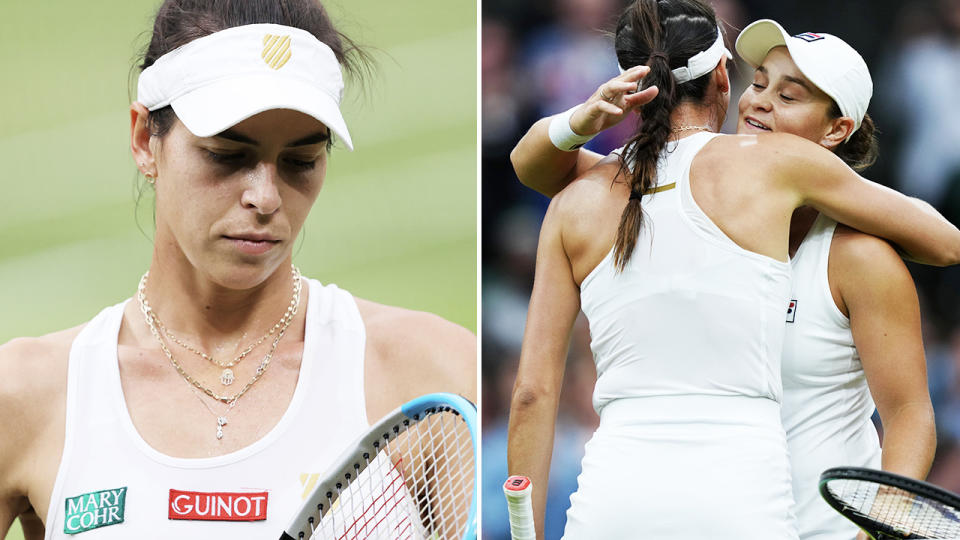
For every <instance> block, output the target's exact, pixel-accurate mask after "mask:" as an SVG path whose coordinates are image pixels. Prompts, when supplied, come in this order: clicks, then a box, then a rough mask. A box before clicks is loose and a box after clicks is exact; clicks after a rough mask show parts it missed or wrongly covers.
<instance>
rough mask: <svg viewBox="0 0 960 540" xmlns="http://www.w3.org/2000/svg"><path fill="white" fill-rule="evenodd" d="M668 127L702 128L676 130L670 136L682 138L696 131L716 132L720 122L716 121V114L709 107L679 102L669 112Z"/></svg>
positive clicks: (676, 128)
mask: <svg viewBox="0 0 960 540" xmlns="http://www.w3.org/2000/svg"><path fill="white" fill-rule="evenodd" d="M670 127H671V129H674V130H680V129H683V128H695V127H702V128H704V129H686V130H684V131H676V132H675V133H674V134H673V137H672V138H674V139H682V138H684V137H689V136H690V135H694V134H696V133H702V132H714V133H716V132H718V131H719V130H720V122H718V121H717V118H716V115H715V114H714V113H713V111H712V110H711V109H710V108H709V107H704V106H702V105H695V104H693V103H681V104H679V105H677V107H676V108H675V109H674V110H673V112H672V113H671V114H670Z"/></svg>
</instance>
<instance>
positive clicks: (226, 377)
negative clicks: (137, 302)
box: [141, 265, 300, 386]
mask: <svg viewBox="0 0 960 540" xmlns="http://www.w3.org/2000/svg"><path fill="white" fill-rule="evenodd" d="M290 273H291V274H292V275H293V283H294V287H296V284H297V283H299V281H300V271H299V270H297V267H295V266H293V265H290ZM145 279H146V275H144V280H145ZM144 280H141V281H144ZM144 284H145V283H144ZM294 296H295V295H291V297H290V305H289V306H287V311H286V312H285V313H284V314H283V317H280V320H279V321H277V324H275V325H273V327H272V328H270V330H269V331H267V333H266V334H264V335H263V336H261V337H260V339H258V340H257V341H255V342H254V343H253V344H251V345H250V346H249V347H247V348H246V349H244V350H243V351H241V352H240V354H239V355H237V357H236V358H234V359H233V360H232V361H230V362H226V363H223V362H220V361H218V360H216V359H215V358H213V357H212V356H209V355H208V354H207V353H205V352H203V351H201V350H199V349H197V348H196V347H194V346H192V345H190V344H189V343H186V342H184V341H183V340H181V339H180V338H178V337H177V336H175V335H174V334H173V332H171V331H170V330H169V329H167V327H166V326H165V325H164V324H163V322H161V321H160V318H159V317H157V315H156V313H153V312H152V311H151V314H152V316H153V322H154V323H156V325H157V327H158V328H159V329H160V331H161V332H163V334H164V335H165V336H167V339H169V340H171V341H173V342H174V343H176V344H177V345H179V346H181V347H183V348H184V349H186V350H188V351H190V352H192V353H194V354H196V355H197V356H199V357H201V358H203V359H204V360H207V361H208V362H210V363H212V364H215V365H217V366H219V367H221V368H223V371H221V372H220V384H222V385H224V386H230V385H231V384H233V381H234V380H235V377H234V374H233V370H232V369H230V368H232V367H233V366H235V365H237V363H239V362H240V361H241V360H243V359H244V358H246V357H247V355H248V354H250V352H251V351H253V349H255V348H257V347H259V346H260V344H261V343H263V342H264V340H266V339H267V338H268V337H270V336H272V335H273V334H274V333H275V332H276V331H277V330H279V329H280V327H281V326H284V325H286V324H290V323H289V320H291V319H292V318H293V313H294V309H295V308H296V305H295V303H296V301H297V299H296V298H295V297H294Z"/></svg>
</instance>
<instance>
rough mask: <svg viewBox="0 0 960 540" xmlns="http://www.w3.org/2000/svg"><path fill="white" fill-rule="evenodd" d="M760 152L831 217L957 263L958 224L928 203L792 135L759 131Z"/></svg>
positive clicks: (928, 260)
mask: <svg viewBox="0 0 960 540" xmlns="http://www.w3.org/2000/svg"><path fill="white" fill-rule="evenodd" d="M759 138H760V139H761V140H760V144H759V145H758V148H759V152H760V153H762V154H764V156H763V159H765V160H767V163H769V164H772V165H773V167H774V168H776V169H777V177H779V178H782V179H786V181H787V182H788V184H789V185H790V186H791V189H793V190H794V193H795V195H796V197H797V200H795V201H794V204H796V206H803V205H809V206H813V207H814V208H816V209H818V210H820V211H821V212H823V213H824V214H826V215H828V216H830V217H831V218H833V219H835V220H837V221H839V222H841V223H844V224H846V225H849V226H851V227H853V228H855V229H858V230H861V231H863V232H865V233H868V234H872V235H874V236H879V237H881V238H886V239H887V240H890V241H891V242H894V243H895V244H897V245H898V246H899V247H900V248H901V249H903V250H904V252H905V253H906V254H907V255H908V256H909V257H910V258H912V259H914V260H916V261H918V262H922V263H924V264H931V265H936V266H949V265H953V264H957V263H960V230H958V229H957V228H956V227H955V226H954V225H953V224H951V223H950V222H949V221H947V220H946V218H944V217H943V216H942V215H940V213H939V212H937V211H936V210H934V209H933V207H931V206H930V205H928V204H926V203H923V202H922V201H918V200H917V199H912V198H910V197H907V196H906V195H904V194H902V193H900V192H897V191H895V190H892V189H890V188H888V187H884V186H882V185H880V184H877V183H875V182H871V181H870V180H867V179H866V178H863V177H861V176H860V175H858V174H857V173H856V172H854V171H853V170H852V169H850V167H848V166H847V165H846V164H845V163H843V161H841V160H840V158H838V157H837V156H836V155H834V154H833V153H831V152H829V151H828V150H826V149H824V148H822V147H820V146H819V145H817V144H815V143H813V142H810V141H807V140H805V139H802V138H800V137H796V136H794V135H789V134H783V133H775V134H770V135H761V136H759Z"/></svg>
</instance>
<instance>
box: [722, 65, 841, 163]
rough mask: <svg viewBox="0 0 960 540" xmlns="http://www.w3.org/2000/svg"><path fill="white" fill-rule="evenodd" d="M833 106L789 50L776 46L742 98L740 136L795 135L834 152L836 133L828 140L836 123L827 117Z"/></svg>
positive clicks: (754, 75) (738, 123)
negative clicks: (774, 133)
mask: <svg viewBox="0 0 960 540" xmlns="http://www.w3.org/2000/svg"><path fill="white" fill-rule="evenodd" d="M832 104H833V100H831V98H830V96H828V95H827V94H825V93H824V92H823V91H822V90H820V89H819V88H817V87H816V86H814V85H813V83H811V82H810V81H809V80H807V78H806V77H804V76H803V73H801V72H800V70H799V69H798V68H797V65H796V64H794V63H793V58H791V57H790V53H789V52H788V51H787V48H786V47H776V48H773V49H771V50H770V52H769V53H767V57H766V58H764V60H763V63H762V64H761V65H760V66H759V67H758V68H757V69H756V71H755V72H754V74H753V84H752V85H750V86H749V87H748V88H747V89H746V90H745V91H744V92H743V95H741V96H740V102H739V113H740V115H739V120H738V122H737V133H740V134H754V133H769V132H771V131H777V132H784V133H792V134H794V135H799V136H800V137H803V138H805V139H809V140H811V141H813V142H815V143H817V144H820V145H823V146H826V147H827V148H830V149H832V148H833V147H834V146H836V144H838V143H837V142H836V141H835V140H834V139H835V138H836V135H835V134H834V136H833V137H828V134H830V133H831V132H832V130H833V129H834V125H835V123H836V122H835V121H834V119H832V118H829V115H828V112H829V111H830V107H831V106H832ZM842 140H843V138H840V141H842Z"/></svg>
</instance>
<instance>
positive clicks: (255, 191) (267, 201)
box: [240, 162, 281, 215]
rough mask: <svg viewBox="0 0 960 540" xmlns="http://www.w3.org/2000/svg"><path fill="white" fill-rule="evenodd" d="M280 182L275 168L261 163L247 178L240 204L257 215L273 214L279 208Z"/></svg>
mask: <svg viewBox="0 0 960 540" xmlns="http://www.w3.org/2000/svg"><path fill="white" fill-rule="evenodd" d="M280 182H281V179H280V175H279V174H278V172H277V167H276V166H275V165H273V164H270V163H263V162H261V163H260V164H259V165H257V167H256V168H254V169H253V170H252V171H251V172H250V174H249V175H248V176H247V178H246V185H245V186H244V190H243V194H242V195H241V196H240V204H242V205H243V207H244V208H249V209H251V210H256V212H257V213H258V214H262V215H270V214H273V213H274V212H276V211H277V210H278V209H279V208H280V190H279V187H278V186H279V184H280Z"/></svg>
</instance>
